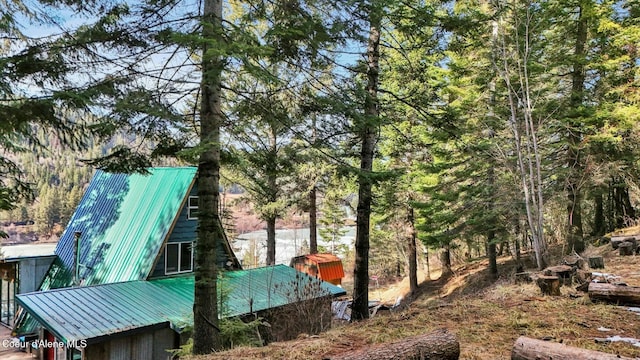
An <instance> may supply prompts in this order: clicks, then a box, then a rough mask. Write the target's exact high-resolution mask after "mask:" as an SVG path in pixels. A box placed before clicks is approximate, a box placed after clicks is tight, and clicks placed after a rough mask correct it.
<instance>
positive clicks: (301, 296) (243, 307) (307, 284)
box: [151, 264, 346, 317]
mask: <svg viewBox="0 0 640 360" xmlns="http://www.w3.org/2000/svg"><path fill="white" fill-rule="evenodd" d="M220 280H221V281H220V282H219V286H218V292H219V293H220V294H221V297H222V299H223V304H222V306H221V309H220V313H221V315H222V316H224V317H234V316H240V315H244V314H251V313H254V312H258V311H262V310H266V309H272V308H276V307H279V306H283V305H287V304H291V303H294V302H298V301H303V300H309V299H313V298H318V297H323V296H328V295H330V296H340V295H345V294H346V292H345V291H344V289H342V288H341V287H338V286H335V285H333V284H330V283H328V282H325V281H320V280H318V279H316V278H314V277H311V276H309V275H307V274H305V273H302V272H299V271H297V270H295V269H294V268H291V267H289V266H286V265H282V264H280V265H274V266H267V267H260V268H255V269H249V270H237V271H227V272H224V273H223V274H222V276H221V279H220ZM151 282H152V283H154V284H156V285H158V286H161V287H163V288H167V289H170V290H171V292H172V293H175V294H180V296H183V297H186V296H190V299H191V301H193V289H194V278H193V276H190V277H176V278H166V279H159V280H152V281H151Z"/></svg>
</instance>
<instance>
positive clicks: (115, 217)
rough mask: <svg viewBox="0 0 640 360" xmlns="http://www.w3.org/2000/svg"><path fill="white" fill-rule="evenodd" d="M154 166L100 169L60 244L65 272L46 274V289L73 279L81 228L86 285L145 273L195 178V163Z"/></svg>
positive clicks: (82, 275) (58, 249) (82, 272)
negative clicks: (142, 170)
mask: <svg viewBox="0 0 640 360" xmlns="http://www.w3.org/2000/svg"><path fill="white" fill-rule="evenodd" d="M149 171H150V174H149V175H142V174H113V173H106V172H103V171H97V172H96V174H95V175H94V177H93V179H92V180H91V183H90V184H89V188H88V189H87V191H86V192H85V194H84V196H83V198H82V200H81V201H80V204H79V205H78V208H77V209H76V212H75V213H74V214H73V216H72V217H71V220H70V221H69V224H68V226H67V228H66V229H65V231H64V233H63V234H62V236H61V237H60V241H59V242H58V246H57V247H56V250H55V253H56V255H58V257H59V259H60V260H61V263H60V264H58V265H59V266H61V267H62V268H63V269H64V270H66V271H64V273H65V276H61V275H57V276H55V279H54V278H53V277H51V276H47V278H45V281H44V282H43V284H42V286H41V290H48V289H51V288H58V287H65V286H71V285H72V275H73V269H74V252H75V250H74V245H73V243H74V234H75V233H76V232H80V233H81V236H80V246H79V247H80V261H79V263H80V264H81V266H80V273H79V274H80V278H81V279H82V284H83V285H97V284H107V283H115V282H122V281H131V280H143V279H146V277H147V276H148V275H149V272H150V271H151V268H152V266H153V265H154V262H155V259H156V256H157V255H158V252H159V250H160V248H161V246H162V243H163V241H164V240H165V238H166V237H167V235H168V233H169V230H170V229H171V226H172V224H173V222H174V220H175V219H176V217H177V216H178V214H179V212H180V209H181V208H182V204H183V201H184V200H185V198H186V196H187V194H188V192H189V190H190V188H191V187H192V185H193V183H194V179H195V174H196V168H194V167H183V168H151V169H149Z"/></svg>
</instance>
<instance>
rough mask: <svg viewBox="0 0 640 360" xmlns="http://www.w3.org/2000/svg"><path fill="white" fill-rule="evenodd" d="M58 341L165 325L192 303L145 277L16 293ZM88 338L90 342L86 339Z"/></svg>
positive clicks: (182, 314)
mask: <svg viewBox="0 0 640 360" xmlns="http://www.w3.org/2000/svg"><path fill="white" fill-rule="evenodd" d="M17 300H18V303H19V304H20V305H21V306H22V307H23V308H24V309H26V310H27V311H28V312H29V314H30V315H32V317H33V318H34V319H35V320H37V321H38V322H39V323H40V324H42V326H44V327H45V328H46V329H47V330H49V331H50V332H51V333H53V334H54V335H55V336H56V338H57V339H58V340H59V341H63V342H68V341H74V340H90V339H94V341H95V340H96V339H98V338H101V337H103V336H108V335H110V334H115V333H120V332H126V331H129V330H135V329H139V328H144V327H149V326H154V325H161V324H162V325H164V326H170V325H171V324H173V323H176V324H177V323H179V321H180V320H181V319H185V318H188V316H189V313H190V312H191V311H192V310H191V307H192V306H193V302H192V301H189V300H188V299H184V298H182V297H180V296H175V295H174V294H173V293H171V292H170V291H169V290H167V289H164V288H162V287H159V286H156V285H154V284H152V283H151V282H149V281H130V282H122V283H115V284H104V285H96V286H86V287H75V288H65V289H56V290H50V291H42V292H34V293H30V294H26V295H19V296H18V297H17ZM88 342H91V341H88Z"/></svg>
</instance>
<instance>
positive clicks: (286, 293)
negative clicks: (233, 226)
mask: <svg viewBox="0 0 640 360" xmlns="http://www.w3.org/2000/svg"><path fill="white" fill-rule="evenodd" d="M218 289H219V292H220V293H221V294H223V295H222V297H223V304H222V307H221V309H220V310H221V317H234V316H239V315H244V314H250V313H254V312H259V311H262V310H267V309H271V308H276V307H280V306H283V305H287V304H291V303H295V302H298V301H303V300H309V299H313V298H318V297H323V296H329V295H331V296H338V295H344V294H346V292H345V291H344V290H343V289H342V288H340V287H337V286H334V285H332V284H329V283H327V282H323V281H320V280H317V279H316V278H313V277H310V276H308V275H307V274H304V273H301V272H299V271H296V270H295V269H293V268H290V267H288V266H285V265H276V266H270V267H264V268H257V269H250V270H238V271H229V272H225V273H224V274H223V276H222V277H221V279H220V281H219V286H218ZM193 292H194V277H193V276H182V277H174V278H166V279H159V280H152V281H130V282H123V283H115V284H105V285H98V286H85V287H74V288H67V289H58V290H51V291H44V292H36V293H30V294H23V295H18V296H17V300H18V303H19V304H20V305H21V306H22V307H23V308H24V309H25V310H26V311H28V312H29V314H31V315H32V316H33V318H34V319H36V320H37V321H38V322H39V323H40V324H41V325H42V326H44V327H45V328H47V329H48V330H49V331H51V332H52V333H53V334H55V335H56V337H57V338H58V339H59V340H61V341H72V340H90V339H94V341H95V339H97V338H101V337H104V336H108V335H111V334H115V333H120V332H125V331H128V330H134V329H138V328H144V327H149V326H154V325H158V326H160V325H163V324H164V325H163V326H171V327H172V328H173V329H174V330H176V331H180V330H181V329H182V328H183V327H184V326H185V325H188V324H192V323H193V317H192V316H193V314H192V311H193Z"/></svg>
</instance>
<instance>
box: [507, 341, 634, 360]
mask: <svg viewBox="0 0 640 360" xmlns="http://www.w3.org/2000/svg"><path fill="white" fill-rule="evenodd" d="M575 359H584V360H620V359H622V360H632V358H628V357H623V356H619V355H615V354H607V353H603V352H599V351H593V350H587V349H581V348H578V347H573V346H568V345H564V344H560V343H556V342H550V341H542V340H536V339H532V338H528V337H525V336H520V337H519V338H518V339H517V340H516V342H515V343H514V344H513V350H512V351H511V360H575Z"/></svg>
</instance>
